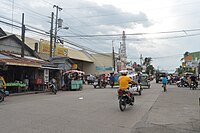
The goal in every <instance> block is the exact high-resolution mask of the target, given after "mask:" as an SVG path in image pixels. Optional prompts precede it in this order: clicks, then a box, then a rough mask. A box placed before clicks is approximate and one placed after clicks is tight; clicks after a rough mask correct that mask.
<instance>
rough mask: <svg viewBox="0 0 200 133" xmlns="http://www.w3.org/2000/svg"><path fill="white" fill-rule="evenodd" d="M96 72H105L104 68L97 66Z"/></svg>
mask: <svg viewBox="0 0 200 133" xmlns="http://www.w3.org/2000/svg"><path fill="white" fill-rule="evenodd" d="M96 70H98V71H104V67H103V66H96Z"/></svg>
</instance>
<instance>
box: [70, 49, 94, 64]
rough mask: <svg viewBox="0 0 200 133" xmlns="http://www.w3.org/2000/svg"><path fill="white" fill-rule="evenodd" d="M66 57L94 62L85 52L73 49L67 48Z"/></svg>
mask: <svg viewBox="0 0 200 133" xmlns="http://www.w3.org/2000/svg"><path fill="white" fill-rule="evenodd" d="M68 57H69V58H71V59H76V60H81V61H87V62H94V61H93V60H92V59H90V58H89V57H88V56H87V55H86V54H85V53H83V52H81V51H78V50H73V49H68Z"/></svg>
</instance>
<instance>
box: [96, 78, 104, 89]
mask: <svg viewBox="0 0 200 133" xmlns="http://www.w3.org/2000/svg"><path fill="white" fill-rule="evenodd" d="M106 85H107V83H106V82H105V81H103V80H102V79H101V80H95V82H94V84H93V86H94V88H97V87H99V88H102V87H103V88H106Z"/></svg>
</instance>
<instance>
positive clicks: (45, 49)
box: [39, 40, 68, 56]
mask: <svg viewBox="0 0 200 133" xmlns="http://www.w3.org/2000/svg"><path fill="white" fill-rule="evenodd" d="M53 47H54V46H53ZM39 52H40V53H43V54H50V44H49V42H48V41H44V40H43V41H40V46H39ZM55 54H56V56H67V55H68V49H67V48H65V47H62V46H58V44H57V46H56V52H55Z"/></svg>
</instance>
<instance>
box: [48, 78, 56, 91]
mask: <svg viewBox="0 0 200 133" xmlns="http://www.w3.org/2000/svg"><path fill="white" fill-rule="evenodd" d="M49 88H50V89H51V91H52V92H53V93H54V94H56V93H57V91H58V88H57V86H56V80H55V79H52V80H51V81H50V83H49Z"/></svg>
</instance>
